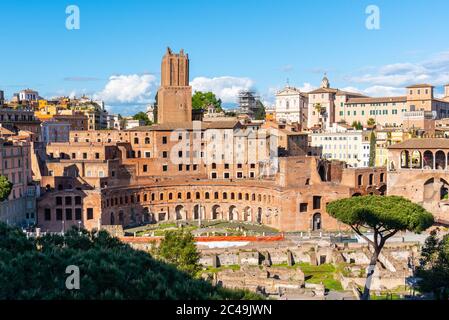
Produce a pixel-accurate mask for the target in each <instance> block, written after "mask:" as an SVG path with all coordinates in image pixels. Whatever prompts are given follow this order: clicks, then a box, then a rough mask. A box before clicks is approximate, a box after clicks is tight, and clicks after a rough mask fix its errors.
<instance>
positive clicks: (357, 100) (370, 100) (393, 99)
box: [347, 96, 407, 103]
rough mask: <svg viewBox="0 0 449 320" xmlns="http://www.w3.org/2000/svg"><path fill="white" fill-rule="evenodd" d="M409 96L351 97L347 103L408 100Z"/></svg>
mask: <svg viewBox="0 0 449 320" xmlns="http://www.w3.org/2000/svg"><path fill="white" fill-rule="evenodd" d="M406 101H407V97H406V96H403V97H378V98H350V99H348V102H347V103H387V102H406Z"/></svg>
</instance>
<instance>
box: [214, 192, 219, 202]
mask: <svg viewBox="0 0 449 320" xmlns="http://www.w3.org/2000/svg"><path fill="white" fill-rule="evenodd" d="M218 198H219V196H218V192H215V193H214V199H215V200H217V199H218Z"/></svg>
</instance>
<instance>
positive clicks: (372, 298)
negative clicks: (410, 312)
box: [370, 293, 402, 300]
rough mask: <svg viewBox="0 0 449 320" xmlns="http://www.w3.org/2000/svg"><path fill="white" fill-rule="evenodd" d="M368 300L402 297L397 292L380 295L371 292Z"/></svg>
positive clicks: (399, 298) (398, 298)
mask: <svg viewBox="0 0 449 320" xmlns="http://www.w3.org/2000/svg"><path fill="white" fill-rule="evenodd" d="M370 300H402V298H401V297H400V296H399V295H398V294H397V293H392V294H388V293H385V294H381V295H380V296H377V295H375V294H372V295H371V296H370Z"/></svg>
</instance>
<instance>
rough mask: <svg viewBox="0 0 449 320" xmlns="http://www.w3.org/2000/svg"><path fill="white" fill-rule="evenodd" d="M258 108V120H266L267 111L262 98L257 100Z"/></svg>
mask: <svg viewBox="0 0 449 320" xmlns="http://www.w3.org/2000/svg"><path fill="white" fill-rule="evenodd" d="M256 105H257V110H256V112H255V113H254V118H255V119H256V120H265V116H266V112H265V106H264V105H263V103H262V102H261V101H260V100H257V102H256Z"/></svg>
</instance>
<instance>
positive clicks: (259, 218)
mask: <svg viewBox="0 0 449 320" xmlns="http://www.w3.org/2000/svg"><path fill="white" fill-rule="evenodd" d="M257 223H262V208H257Z"/></svg>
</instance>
